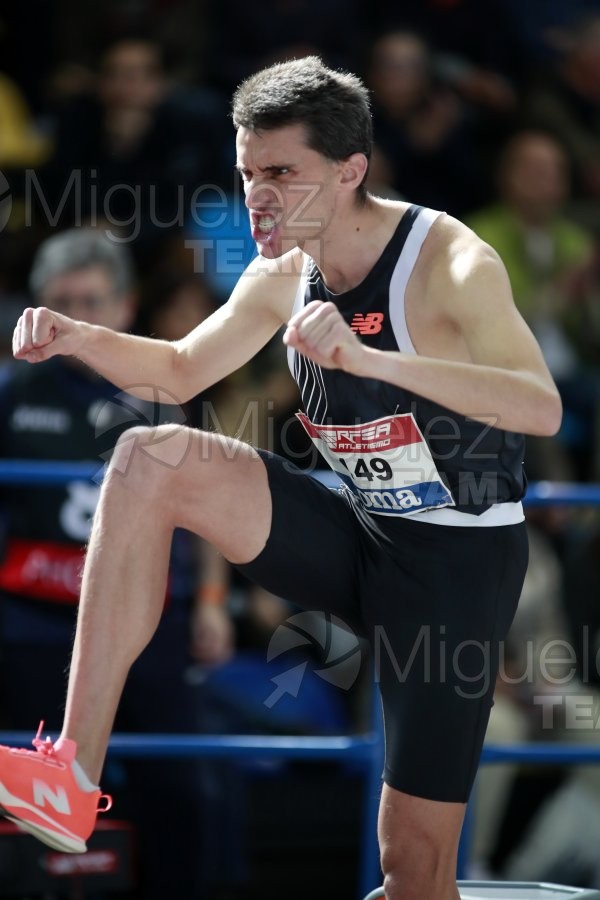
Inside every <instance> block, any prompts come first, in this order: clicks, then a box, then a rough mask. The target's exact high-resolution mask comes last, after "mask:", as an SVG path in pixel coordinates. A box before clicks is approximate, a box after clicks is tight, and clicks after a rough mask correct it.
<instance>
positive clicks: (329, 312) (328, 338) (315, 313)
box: [283, 300, 365, 375]
mask: <svg viewBox="0 0 600 900" xmlns="http://www.w3.org/2000/svg"><path fill="white" fill-rule="evenodd" d="M283 342H284V344H287V345H288V346H289V347H293V348H294V350H297V351H298V353H302V354H303V355H304V356H308V358H309V359H312V360H313V362H316V363H317V365H319V366H322V367H323V368H324V369H343V370H344V371H345V372H350V373H352V374H354V375H359V374H361V365H360V364H361V362H363V356H364V354H365V347H364V345H363V344H361V342H360V340H359V339H358V338H357V337H356V335H355V334H354V333H353V332H352V331H351V330H350V328H349V326H348V325H347V324H346V322H345V321H344V319H343V318H342V315H341V313H340V311H339V309H338V308H337V306H336V305H335V303H331V302H327V303H324V302H323V301H321V300H312V301H311V302H310V303H307V304H306V306H305V307H304V308H303V309H301V310H300V312H298V313H296V315H294V316H292V318H291V319H290V321H289V322H288V327H287V329H286V331H285V334H284V335H283Z"/></svg>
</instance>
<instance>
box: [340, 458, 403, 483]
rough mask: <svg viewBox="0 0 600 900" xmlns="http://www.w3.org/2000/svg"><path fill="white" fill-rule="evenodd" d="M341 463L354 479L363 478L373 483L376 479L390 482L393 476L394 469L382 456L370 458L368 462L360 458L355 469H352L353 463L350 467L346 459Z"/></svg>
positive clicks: (355, 464)
mask: <svg viewBox="0 0 600 900" xmlns="http://www.w3.org/2000/svg"><path fill="white" fill-rule="evenodd" d="M340 461H341V463H342V464H343V465H344V466H345V467H346V469H348V471H349V472H350V474H351V475H352V477H353V478H362V479H366V480H367V481H373V479H374V478H377V479H378V480H379V481H389V480H390V479H391V478H392V476H393V471H392V467H391V466H390V464H389V463H388V462H386V460H385V459H382V458H381V457H380V456H375V457H373V458H371V457H369V458H368V460H367V459H365V458H364V457H362V456H359V457H358V459H357V460H356V462H355V463H354V469H352V468H351V465H352V463H351V465H350V466H349V465H348V463H347V462H346V460H345V459H342V460H340Z"/></svg>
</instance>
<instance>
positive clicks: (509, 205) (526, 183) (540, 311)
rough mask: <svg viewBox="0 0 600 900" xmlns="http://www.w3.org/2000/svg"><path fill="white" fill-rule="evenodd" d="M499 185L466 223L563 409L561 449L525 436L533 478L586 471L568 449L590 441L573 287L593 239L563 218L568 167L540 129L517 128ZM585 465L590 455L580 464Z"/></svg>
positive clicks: (591, 401) (590, 409)
mask: <svg viewBox="0 0 600 900" xmlns="http://www.w3.org/2000/svg"><path fill="white" fill-rule="evenodd" d="M497 189H498V202H497V203H495V204H494V205H492V206H490V207H487V208H485V209H482V210H480V211H479V212H477V213H475V214H474V215H473V216H471V217H470V219H468V220H467V221H468V224H469V225H470V226H471V227H472V228H473V230H474V231H475V232H476V233H477V234H478V235H479V236H480V237H481V238H483V240H484V241H487V242H488V243H489V244H491V246H492V247H494V249H495V250H497V252H498V253H499V255H500V256H501V257H502V260H503V262H504V264H505V266H506V269H507V271H508V275H509V277H510V281H511V285H512V290H513V294H514V298H515V302H516V305H517V307H518V309H519V311H520V312H521V314H522V315H523V317H524V318H525V319H526V321H527V322H528V324H529V325H530V327H531V328H532V330H533V331H534V333H535V334H536V336H537V338H538V340H539V342H540V346H541V348H542V351H543V353H544V356H545V358H546V362H547V363H548V366H549V368H550V371H551V372H552V374H553V376H554V378H555V380H556V381H557V384H558V387H559V389H560V390H561V393H562V398H563V403H564V405H565V409H566V414H567V415H566V418H565V423H566V425H565V427H563V431H562V432H561V439H562V441H563V444H564V446H565V447H566V448H567V451H566V454H565V451H564V450H563V449H562V448H561V445H560V443H559V442H557V441H556V440H554V439H544V438H541V439H539V438H533V439H531V442H529V441H528V446H529V448H530V449H529V454H528V458H529V472H530V477H531V478H533V479H536V478H558V479H561V478H562V479H569V478H574V477H578V476H580V475H581V476H583V475H584V474H585V473H584V472H583V471H582V472H579V471H576V468H575V454H574V453H573V454H570V453H569V451H570V448H571V446H573V447H574V448H575V447H578V446H581V445H583V446H584V447H585V448H592V447H593V445H594V440H595V438H594V420H595V415H596V386H595V377H594V375H593V374H592V375H589V374H588V372H587V371H586V370H585V368H584V367H583V366H582V364H581V361H580V359H579V354H578V340H579V336H578V332H577V324H578V320H579V317H580V316H581V315H582V310H581V308H578V307H577V304H575V302H574V297H575V290H574V289H575V287H576V286H577V285H578V283H579V280H580V277H581V275H582V273H583V272H584V271H585V270H586V269H587V268H588V267H589V265H590V263H591V260H592V255H593V249H594V242H593V238H592V236H591V235H590V234H589V233H587V232H586V231H585V230H584V229H582V228H581V227H580V226H578V225H577V224H575V223H573V222H571V221H569V220H568V219H567V218H566V216H565V213H564V209H565V206H566V204H567V201H568V197H569V169H568V161H567V158H566V156H565V153H564V150H563V148H562V146H561V144H560V143H559V142H558V141H557V140H556V139H555V138H553V137H552V136H551V135H549V134H545V133H542V132H537V131H531V130H527V131H522V132H519V133H518V134H516V135H515V136H514V137H513V138H512V139H511V141H510V142H509V143H508V144H507V145H506V146H505V148H504V149H503V152H502V154H501V157H500V161H499V164H498V170H497ZM568 429H570V431H569V430H568ZM592 456H593V453H592ZM590 464H591V458H590V459H588V460H587V461H586V462H585V465H584V468H585V469H588V470H589V465H590Z"/></svg>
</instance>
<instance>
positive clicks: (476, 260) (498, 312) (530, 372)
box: [285, 240, 562, 435]
mask: <svg viewBox="0 0 600 900" xmlns="http://www.w3.org/2000/svg"><path fill="white" fill-rule="evenodd" d="M436 269H437V271H436ZM428 283H429V288H428V291H429V292H430V293H431V296H428V297H427V298H426V302H427V303H428V305H431V304H433V306H434V308H435V313H436V317H437V316H439V317H440V318H441V319H444V320H445V321H447V323H448V327H451V328H453V329H455V330H456V332H457V333H458V334H459V335H461V336H462V341H463V343H464V345H465V347H466V354H465V355H466V356H467V357H468V361H450V360H446V359H439V358H433V357H428V356H421V355H412V354H406V353H399V352H394V351H380V350H376V349H372V348H369V347H366V346H365V345H364V344H362V343H361V342H360V341H359V340H358V339H357V338H356V336H355V335H354V334H352V332H351V331H350V329H349V328H348V327H347V325H346V324H345V323H344V322H343V320H341V316H339V313H338V311H337V309H336V308H335V306H334V305H333V304H324V306H325V307H328V308H329V309H317V308H316V306H317V304H316V303H315V305H314V306H313V304H308V305H307V306H306V307H305V308H304V310H303V311H302V313H303V316H302V318H304V319H305V321H304V322H302V321H301V320H300V321H298V317H294V320H292V323H290V325H292V328H291V329H290V327H288V332H287V333H286V337H285V340H286V343H293V344H294V345H295V346H296V347H297V349H299V350H300V352H304V353H306V354H307V355H309V356H311V357H312V358H313V359H315V361H316V362H318V363H320V364H321V365H326V366H330V367H337V368H342V369H344V370H345V371H347V372H351V373H352V374H354V375H359V376H363V377H368V378H378V379H380V380H382V381H388V382H390V383H391V384H397V385H398V386H399V387H402V388H404V389H406V390H408V391H411V392H414V393H415V394H419V395H420V396H422V397H426V398H428V399H429V400H433V401H434V402H436V403H439V404H440V405H441V406H445V407H446V408H447V409H451V410H454V411H455V412H457V413H461V414H463V415H466V416H469V417H471V418H473V419H476V420H478V421H481V422H486V423H489V424H492V425H494V426H495V427H497V428H503V429H505V430H508V431H518V432H524V433H527V434H535V435H553V434H556V432H557V431H558V429H559V427H560V422H561V416H562V406H561V401H560V396H559V394H558V391H557V389H556V386H555V384H554V382H553V380H552V377H551V375H550V373H549V371H548V368H547V366H546V363H545V362H544V359H543V357H542V353H541V350H540V348H539V346H538V344H537V341H536V340H535V338H534V336H533V334H532V333H531V331H530V329H529V327H528V326H527V324H526V323H525V322H524V320H523V319H522V317H521V315H520V314H519V312H518V311H517V309H516V307H515V305H514V301H513V299H512V292H511V289H510V283H509V280H508V276H507V274H506V270H505V268H504V266H503V264H502V263H501V261H500V259H499V258H498V256H497V254H495V252H494V251H493V250H491V248H489V247H488V246H487V245H485V244H483V243H482V242H480V241H479V240H475V241H468V242H466V244H465V245H464V246H462V247H461V248H459V249H458V250H456V249H455V252H453V253H452V254H451V255H448V256H446V255H445V254H444V255H443V256H442V258H441V260H439V262H436V263H434V265H433V267H432V271H431V273H430V277H429V279H428ZM319 306H320V304H319ZM331 307H333V308H331ZM311 318H312V319H313V320H314V324H312V325H311V323H310V320H311ZM327 319H330V322H329V324H328V325H327V322H326V320H327ZM318 320H321V321H318ZM340 320H341V324H340ZM313 328H314V332H313ZM299 334H300V335H301V338H300V337H299ZM313 335H314V337H313Z"/></svg>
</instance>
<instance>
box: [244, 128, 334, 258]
mask: <svg viewBox="0 0 600 900" xmlns="http://www.w3.org/2000/svg"><path fill="white" fill-rule="evenodd" d="M236 149H237V168H238V170H239V172H240V174H241V176H242V179H243V182H244V192H245V194H246V206H247V208H248V210H249V213H250V225H251V227H252V237H253V239H254V240H255V241H256V245H257V247H258V251H259V253H260V254H261V255H262V256H267V257H271V258H274V257H278V256H281V255H282V254H283V253H285V252H287V251H288V250H291V249H292V248H293V247H295V246H298V245H300V246H304V245H307V244H309V243H311V242H314V241H325V240H326V236H327V229H328V228H329V226H330V224H331V221H332V219H333V216H334V213H335V211H336V207H337V199H338V187H339V185H340V183H341V181H342V172H343V168H344V163H343V162H334V161H332V160H329V159H326V158H325V157H324V156H322V155H321V154H320V153H318V152H317V151H316V150H313V149H311V148H310V147H309V146H307V143H306V135H305V131H304V127H303V126H302V125H286V126H284V127H282V128H276V129H273V130H271V131H258V132H256V131H251V130H250V129H248V128H239V129H238V132H237V138H236Z"/></svg>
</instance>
